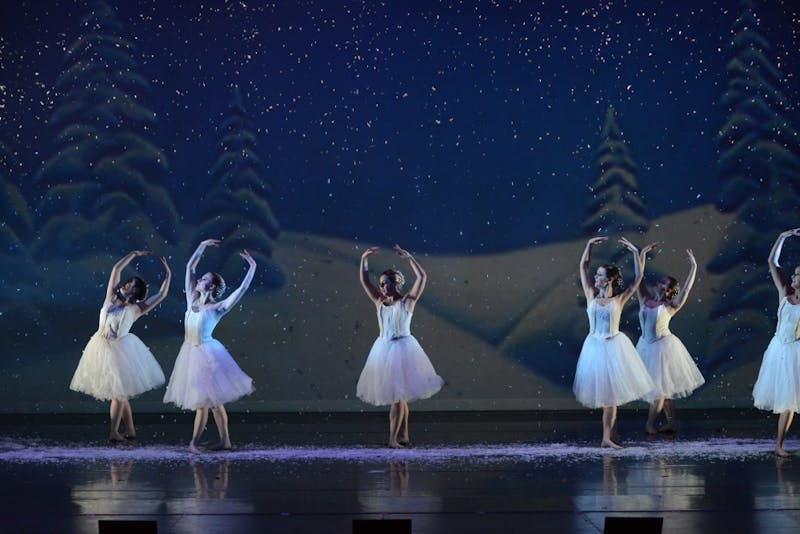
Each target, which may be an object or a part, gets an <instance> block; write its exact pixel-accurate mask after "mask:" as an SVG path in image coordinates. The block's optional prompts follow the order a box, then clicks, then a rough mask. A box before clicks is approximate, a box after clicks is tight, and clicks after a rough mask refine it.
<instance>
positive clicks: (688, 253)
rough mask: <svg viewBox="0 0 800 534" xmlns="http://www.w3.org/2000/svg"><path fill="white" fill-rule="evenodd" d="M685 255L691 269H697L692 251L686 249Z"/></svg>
mask: <svg viewBox="0 0 800 534" xmlns="http://www.w3.org/2000/svg"><path fill="white" fill-rule="evenodd" d="M686 255H687V256H689V263H690V264H691V265H692V267H697V260H696V259H695V257H694V252H692V249H690V248H687V249H686Z"/></svg>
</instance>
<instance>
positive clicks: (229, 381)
mask: <svg viewBox="0 0 800 534" xmlns="http://www.w3.org/2000/svg"><path fill="white" fill-rule="evenodd" d="M219 243H220V241H219V240H218V239H206V240H205V241H203V242H202V243H200V245H198V247H197V250H195V251H194V254H192V257H191V258H189V262H188V263H187V264H186V280H185V288H186V316H185V317H184V327H185V339H184V342H183V345H182V346H181V350H180V352H179V353H178V357H177V358H176V360H175V367H174V369H173V370H172V375H171V376H170V378H169V384H168V385H167V392H166V394H165V395H164V402H166V403H169V402H171V403H174V404H175V405H177V406H178V407H180V408H183V409H185V410H195V418H194V430H193V432H192V440H191V441H190V442H189V449H190V450H191V451H192V452H194V453H199V452H200V449H199V448H198V445H199V443H200V437H201V436H202V435H203V431H204V430H205V428H206V423H207V422H208V410H209V409H211V413H212V415H213V417H214V422H215V423H216V425H217V430H218V432H219V443H218V444H216V445H214V446H212V447H210V448H211V450H230V449H231V438H230V433H229V431H228V413H227V412H226V411H225V404H227V403H229V402H233V401H235V400H237V399H239V398H241V397H243V396H245V395H249V394H250V393H252V392H253V390H254V388H253V379H252V378H250V377H249V376H247V375H246V374H245V373H244V371H242V370H241V369H240V368H239V366H238V365H237V364H236V362H235V361H234V360H233V357H231V355H230V353H229V352H228V351H227V349H225V347H224V346H223V345H222V343H220V342H219V341H217V340H216V339H214V338H213V337H211V334H212V333H213V332H214V327H216V326H217V323H219V320H220V319H221V318H222V316H224V315H225V314H226V313H228V312H229V311H230V310H231V309H232V308H233V307H234V306H236V304H237V303H238V302H239V301H240V300H241V298H242V296H243V295H244V293H245V292H246V291H247V288H249V287H250V282H252V281H253V276H254V275H255V272H256V262H255V260H254V259H253V257H252V256H251V255H250V253H248V252H247V251H246V250H243V251H242V252H240V253H239V255H240V256H241V257H242V258H243V259H244V260H245V261H246V262H247V263H248V265H249V268H248V269H247V274H246V275H245V277H244V280H242V283H241V285H240V286H239V287H238V288H236V290H235V291H233V292H232V293H231V294H230V296H228V298H226V299H225V300H223V301H218V299H219V298H220V297H221V296H222V294H223V293H224V292H225V280H224V279H223V278H222V276H220V275H219V274H217V273H211V272H208V273H206V274H204V275H203V276H201V277H200V278H199V279H196V278H195V268H196V267H197V264H198V263H199V262H200V258H201V257H202V256H203V252H204V251H205V249H206V247H210V246H211V247H216V246H218V245H219Z"/></svg>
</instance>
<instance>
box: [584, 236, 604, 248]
mask: <svg viewBox="0 0 800 534" xmlns="http://www.w3.org/2000/svg"><path fill="white" fill-rule="evenodd" d="M606 241H608V237H606V236H600V237H592V238H590V239H589V241H588V242H587V245H589V246H594V245H599V244H600V243H605V242H606Z"/></svg>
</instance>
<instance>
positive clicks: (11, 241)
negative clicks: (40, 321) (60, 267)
mask: <svg viewBox="0 0 800 534" xmlns="http://www.w3.org/2000/svg"><path fill="white" fill-rule="evenodd" d="M21 172H22V170H21V169H20V166H19V164H18V162H17V159H16V157H15V156H14V154H13V152H12V150H11V149H10V147H9V146H8V145H6V144H5V143H3V142H2V141H0V265H2V266H3V268H2V269H1V270H0V315H3V314H5V313H6V312H8V311H9V310H12V309H13V310H18V311H19V310H23V311H24V315H25V316H28V315H29V312H30V309H28V306H27V305H26V304H25V302H26V300H33V299H35V296H36V294H37V293H38V292H39V290H38V289H36V288H37V287H39V286H40V284H39V282H40V278H39V273H40V270H39V269H38V268H37V266H36V265H35V264H34V262H33V261H32V260H31V257H30V252H29V246H30V243H31V240H32V238H33V214H32V213H31V209H30V206H29V205H28V201H27V200H26V199H25V197H24V195H23V194H22V192H21V191H20V188H19V187H17V184H18V183H20V182H21V177H20V173H21ZM5 317H7V318H9V319H10V320H12V321H13V320H15V319H11V317H12V316H5Z"/></svg>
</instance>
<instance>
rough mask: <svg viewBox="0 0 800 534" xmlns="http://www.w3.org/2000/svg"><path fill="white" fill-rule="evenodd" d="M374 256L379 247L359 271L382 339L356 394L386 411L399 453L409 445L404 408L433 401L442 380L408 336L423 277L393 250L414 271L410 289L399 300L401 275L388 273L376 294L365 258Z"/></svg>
mask: <svg viewBox="0 0 800 534" xmlns="http://www.w3.org/2000/svg"><path fill="white" fill-rule="evenodd" d="M377 250H378V247H371V248H368V249H367V250H365V251H364V254H362V255H361V265H360V267H359V279H360V280H361V286H362V287H363V288H364V291H365V292H366V293H367V296H368V297H369V298H370V300H371V301H372V303H373V304H374V305H375V310H376V311H377V314H378V327H379V328H380V334H379V335H378V339H376V340H375V343H374V344H373V345H372V349H371V350H370V351H369V356H368V357H367V362H366V364H365V365H364V370H363V371H361V376H360V378H359V379H358V385H357V386H356V393H357V395H358V397H359V398H360V399H361V400H363V401H364V402H368V403H369V404H374V405H376V406H386V405H389V446H390V447H392V448H399V447H405V446H408V445H409V443H410V442H409V435H408V412H409V410H408V403H409V402H410V401H413V400H416V399H427V398H428V397H430V396H432V395H433V394H435V393H436V392H437V391H439V390H440V389H441V388H442V385H443V384H444V380H443V379H442V377H440V376H439V375H437V374H436V371H435V370H434V368H433V365H431V361H430V360H429V359H428V356H427V355H426V354H425V351H424V350H422V347H421V346H420V344H419V343H418V342H417V340H416V338H414V336H412V335H411V316H412V314H413V313H414V306H416V304H417V301H418V300H419V298H420V296H421V295H422V292H423V290H424V289H425V281H426V275H425V271H424V270H423V269H422V266H421V265H420V264H419V262H417V260H416V259H414V257H413V256H411V254H409V253H408V252H407V251H405V250H403V249H402V248H400V246H399V245H395V247H394V250H395V252H397V254H398V255H399V256H400V257H401V258H405V259H407V260H408V262H409V264H410V265H411V270H412V271H414V275H415V276H416V280H415V281H414V285H412V286H411V289H410V290H409V291H408V292H407V293H406V294H405V295H403V294H401V293H400V291H401V290H402V287H403V282H404V278H403V274H402V273H401V272H400V271H396V270H394V269H389V270H386V271H384V272H383V273H381V276H380V280H379V286H380V288H376V287H375V286H374V285H372V282H371V281H370V279H369V266H368V262H367V258H368V257H369V256H371V255H372V254H375V252H377Z"/></svg>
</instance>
